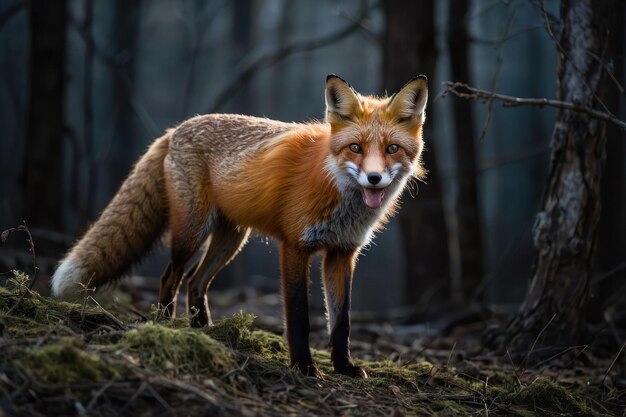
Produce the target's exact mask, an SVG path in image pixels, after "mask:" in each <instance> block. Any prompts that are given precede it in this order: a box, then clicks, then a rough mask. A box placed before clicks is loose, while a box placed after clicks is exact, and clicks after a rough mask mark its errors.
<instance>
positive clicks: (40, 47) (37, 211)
mask: <svg viewBox="0 0 626 417" xmlns="http://www.w3.org/2000/svg"><path fill="white" fill-rule="evenodd" d="M29 4H30V40H31V52H30V76H29V77H30V94H29V104H28V122H27V133H26V146H25V153H24V164H23V173H22V180H23V189H24V192H23V208H24V218H25V220H26V222H27V223H28V225H29V226H36V227H41V228H48V229H52V230H56V231H59V230H62V229H63V216H62V207H63V205H62V204H61V202H62V183H63V182H62V181H63V164H62V161H63V136H64V129H65V125H64V116H63V108H64V102H63V99H64V84H65V70H64V68H65V66H64V62H65V46H66V38H65V31H66V23H67V21H66V19H67V17H66V13H67V2H66V1H65V0H54V1H52V0H33V1H31V2H30V3H29Z"/></svg>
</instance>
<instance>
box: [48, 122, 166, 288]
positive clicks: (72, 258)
mask: <svg viewBox="0 0 626 417" xmlns="http://www.w3.org/2000/svg"><path fill="white" fill-rule="evenodd" d="M169 141H170V133H169V132H168V133H167V134H166V135H165V136H163V137H161V138H159V139H157V140H156V141H155V142H154V143H153V144H152V146H150V148H149V149H148V152H146V153H145V155H144V156H143V157H142V158H141V159H140V160H139V162H138V163H137V165H135V168H134V169H133V170H132V172H131V173H130V175H129V176H128V178H127V179H126V180H125V181H124V183H123V184H122V186H121V187H120V190H119V191H118V192H117V194H116V195H115V197H113V200H112V201H111V202H110V203H109V205H108V206H107V207H106V209H105V210H104V211H103V212H102V214H101V215H100V218H99V219H98V221H96V222H95V223H94V224H93V225H92V226H91V228H90V229H89V230H88V231H87V233H85V235H84V236H83V237H82V238H81V239H80V240H79V241H78V243H77V244H76V245H74V247H73V248H72V249H71V250H70V252H69V253H68V254H67V255H66V257H65V258H64V259H63V261H62V262H61V264H60V265H59V267H58V268H57V270H56V272H55V273H54V275H53V276H52V294H53V295H54V296H56V297H61V298H65V299H68V298H73V297H75V296H76V295H77V294H79V292H80V290H81V289H82V288H83V286H87V287H88V288H94V287H96V288H99V287H101V286H102V285H104V284H106V283H108V282H112V281H114V280H115V279H117V278H119V277H120V276H121V275H122V274H124V273H125V272H127V271H128V269H129V268H130V266H131V265H132V264H133V263H134V262H136V261H138V260H140V259H141V257H142V256H143V255H145V254H146V252H148V251H149V250H150V248H151V247H152V246H153V244H154V242H155V241H156V240H157V239H158V238H159V237H160V236H161V235H162V234H163V232H164V230H165V228H166V227H167V220H168V217H167V201H166V191H165V178H164V173H163V160H164V159H165V156H166V155H167V153H168V147H169ZM81 284H82V285H81Z"/></svg>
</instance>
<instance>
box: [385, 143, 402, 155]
mask: <svg viewBox="0 0 626 417" xmlns="http://www.w3.org/2000/svg"><path fill="white" fill-rule="evenodd" d="M399 149H400V147H399V146H398V145H396V144H395V143H394V144H391V145H389V146H387V153H396V152H398V150H399Z"/></svg>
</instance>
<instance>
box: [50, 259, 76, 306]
mask: <svg viewBox="0 0 626 417" xmlns="http://www.w3.org/2000/svg"><path fill="white" fill-rule="evenodd" d="M83 275H84V271H83V269H82V268H79V267H78V266H76V264H75V263H74V261H72V260H70V259H65V260H64V261H63V262H61V264H60V265H59V267H58V268H57V270H56V271H55V272H54V275H52V282H51V286H52V295H53V296H55V297H57V298H60V299H62V300H71V299H77V298H78V297H79V296H80V290H81V289H82V288H81V285H80V283H81V282H82V280H81V277H83Z"/></svg>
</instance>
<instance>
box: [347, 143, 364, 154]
mask: <svg viewBox="0 0 626 417" xmlns="http://www.w3.org/2000/svg"><path fill="white" fill-rule="evenodd" d="M349 148H350V150H351V151H352V152H354V153H361V145H359V144H356V143H351V144H350V146H349Z"/></svg>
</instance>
